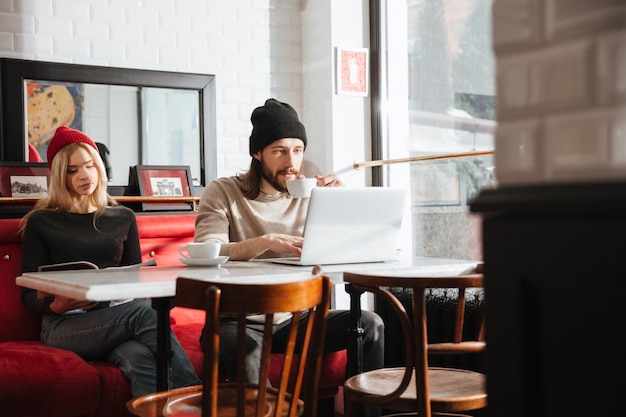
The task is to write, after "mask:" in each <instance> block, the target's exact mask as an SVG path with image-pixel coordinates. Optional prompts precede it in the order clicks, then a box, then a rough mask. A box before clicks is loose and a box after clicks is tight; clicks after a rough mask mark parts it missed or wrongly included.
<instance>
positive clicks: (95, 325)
mask: <svg viewBox="0 0 626 417" xmlns="http://www.w3.org/2000/svg"><path fill="white" fill-rule="evenodd" d="M47 157H48V167H49V168H50V186H49V189H48V196H47V197H45V198H42V199H41V200H39V201H38V202H37V204H35V207H34V208H33V210H32V211H31V212H29V213H28V214H27V215H26V216H25V217H24V225H23V242H24V244H23V250H24V256H23V263H22V270H23V271H24V272H32V271H37V270H38V267H40V266H45V265H52V264H59V263H65V262H73V261H88V262H91V263H94V264H95V265H97V266H98V267H99V268H108V267H114V266H126V265H133V264H137V263H140V262H141V251H140V246H139V233H138V231H137V222H136V219H135V214H134V213H133V212H132V211H131V210H130V209H128V208H126V207H123V206H118V205H117V204H116V203H115V201H114V200H113V199H112V198H111V197H110V196H109V195H108V193H107V188H106V187H107V177H106V174H105V170H104V166H103V163H102V159H101V158H100V155H99V153H98V148H97V146H96V144H95V143H94V141H93V140H91V139H90V138H89V137H88V136H87V135H85V134H84V133H82V132H80V131H78V130H74V129H70V128H68V127H66V126H61V127H59V128H58V129H57V130H56V132H55V134H54V136H53V138H52V139H51V141H50V143H49V145H48V150H47ZM22 302H23V303H24V305H25V306H26V307H27V308H28V309H29V310H31V311H34V312H36V313H38V314H41V315H42V325H41V341H42V342H43V343H45V344H46V345H49V346H54V347H58V348H61V349H67V350H71V351H73V352H75V353H76V354H78V355H80V356H81V357H82V358H83V359H85V360H88V361H89V360H105V361H107V362H110V363H113V364H115V365H117V366H118V367H119V368H120V369H121V370H122V372H123V373H124V375H125V376H126V377H127V378H128V380H129V381H130V387H131V392H132V395H133V396H134V397H138V396H141V395H144V394H148V393H152V392H155V391H156V358H155V352H156V344H157V343H156V334H157V327H156V322H157V320H156V312H155V310H154V309H153V308H152V307H151V306H150V303H149V302H148V301H147V300H123V301H122V300H117V301H111V302H106V303H97V302H90V301H80V300H73V299H70V298H67V297H62V296H58V295H57V296H51V297H48V298H40V297H38V295H37V291H35V290H32V289H28V288H24V289H23V291H22ZM171 337H172V352H173V355H172V369H173V371H174V372H173V375H172V385H173V387H174V388H177V387H182V386H189V385H196V384H200V383H201V382H200V380H199V379H198V376H197V375H196V373H195V371H194V370H193V367H192V365H191V362H190V361H189V358H187V356H186V354H185V352H184V350H183V349H182V347H181V346H180V344H179V343H178V341H177V340H176V337H175V336H174V335H173V333H172V335H171Z"/></svg>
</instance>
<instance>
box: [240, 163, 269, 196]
mask: <svg viewBox="0 0 626 417" xmlns="http://www.w3.org/2000/svg"><path fill="white" fill-rule="evenodd" d="M237 178H239V180H240V181H241V191H242V192H243V195H244V196H246V198H248V199H250V200H255V199H256V198H257V197H258V196H259V194H260V193H261V179H262V178H263V166H262V164H261V161H259V160H258V159H256V158H252V161H251V162H250V169H249V170H248V172H244V173H243V174H239V175H238V176H237Z"/></svg>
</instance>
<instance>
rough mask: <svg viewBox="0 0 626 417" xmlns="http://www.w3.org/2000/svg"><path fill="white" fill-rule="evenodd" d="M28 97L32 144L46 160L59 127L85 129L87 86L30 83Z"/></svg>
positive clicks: (27, 104) (28, 117) (27, 82)
mask: <svg viewBox="0 0 626 417" xmlns="http://www.w3.org/2000/svg"><path fill="white" fill-rule="evenodd" d="M26 94H27V96H28V97H27V103H26V107H27V109H26V110H27V123H28V125H27V128H28V143H29V144H31V145H32V146H33V147H34V148H35V149H36V150H37V152H38V153H39V154H40V155H41V156H42V158H45V154H46V149H47V148H48V141H49V140H50V139H51V138H52V135H54V132H55V131H56V129H57V128H58V127H59V126H63V125H65V126H68V127H71V128H72V129H78V130H82V127H83V126H82V124H83V123H82V110H83V103H84V95H83V84H80V83H68V82H51V81H41V80H26ZM44 160H45V159H44Z"/></svg>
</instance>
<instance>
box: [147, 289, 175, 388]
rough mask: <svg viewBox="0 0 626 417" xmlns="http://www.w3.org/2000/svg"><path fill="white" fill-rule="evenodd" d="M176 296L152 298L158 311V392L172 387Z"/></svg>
mask: <svg viewBox="0 0 626 417" xmlns="http://www.w3.org/2000/svg"><path fill="white" fill-rule="evenodd" d="M173 306H174V297H159V298H153V299H152V307H153V308H154V309H155V310H156V312H157V352H156V359H157V381H156V386H157V392H159V391H169V390H171V389H172V339H171V337H170V310H171V309H172V307H173Z"/></svg>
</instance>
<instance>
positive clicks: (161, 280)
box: [16, 258, 477, 301]
mask: <svg viewBox="0 0 626 417" xmlns="http://www.w3.org/2000/svg"><path fill="white" fill-rule="evenodd" d="M476 264H477V262H476V261H468V260H456V259H441V258H414V259H410V260H398V261H392V262H376V263H365V264H342V265H328V266H323V267H322V271H323V272H324V273H326V274H327V275H329V276H331V278H332V279H333V280H334V281H335V283H341V282H342V281H343V272H360V271H370V272H371V271H375V270H380V271H382V270H385V271H393V270H397V271H398V272H400V271H406V272H407V273H409V272H410V273H412V274H415V273H420V272H423V273H425V274H426V273H427V274H433V273H441V274H454V273H460V272H463V271H465V270H467V269H468V268H471V267H472V266H475V265H476ZM312 270H313V268H312V267H299V266H290V265H280V264H273V263H269V262H227V263H225V264H223V265H222V266H220V267H194V268H191V267H186V266H184V265H182V264H181V266H180V267H178V266H175V267H155V266H148V267H141V268H107V269H84V270H75V271H50V272H28V273H24V274H22V275H21V276H19V277H17V278H16V283H17V285H20V286H23V287H27V288H33V289H36V290H40V291H43V292H47V293H53V294H60V295H64V296H66V297H71V298H74V299H79V300H90V301H107V300H115V299H125V298H155V297H170V296H173V295H174V294H175V290H176V278H178V277H179V276H180V277H186V278H194V279H201V280H206V281H222V280H223V281H226V282H230V283H246V284H250V283H267V282H278V281H293V280H299V279H306V278H309V277H311V275H312Z"/></svg>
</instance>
